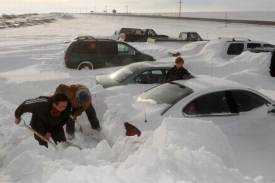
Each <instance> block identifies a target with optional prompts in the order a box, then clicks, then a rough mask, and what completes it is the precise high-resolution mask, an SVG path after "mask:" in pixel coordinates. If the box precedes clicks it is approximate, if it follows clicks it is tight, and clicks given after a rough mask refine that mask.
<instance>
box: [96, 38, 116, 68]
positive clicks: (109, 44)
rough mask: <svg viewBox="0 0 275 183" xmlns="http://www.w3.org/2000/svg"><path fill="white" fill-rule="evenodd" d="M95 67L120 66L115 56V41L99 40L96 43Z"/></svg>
mask: <svg viewBox="0 0 275 183" xmlns="http://www.w3.org/2000/svg"><path fill="white" fill-rule="evenodd" d="M96 66H97V67H96V68H108V67H115V66H120V60H119V59H118V57H117V48H116V42H113V41H101V42H100V41H99V42H97V44H96Z"/></svg>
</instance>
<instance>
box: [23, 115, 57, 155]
mask: <svg viewBox="0 0 275 183" xmlns="http://www.w3.org/2000/svg"><path fill="white" fill-rule="evenodd" d="M22 120H23V122H24V126H25V127H26V128H28V129H29V130H30V131H31V132H32V133H34V134H35V135H37V136H38V137H40V138H41V139H42V140H44V141H45V142H48V143H49V144H51V145H52V146H53V147H54V148H55V149H56V150H57V146H56V145H55V144H54V143H53V142H52V141H50V140H49V139H46V138H45V137H44V136H43V135H41V134H40V133H38V132H37V131H35V130H34V129H32V128H31V127H29V126H28V125H27V124H26V122H25V120H24V119H22Z"/></svg>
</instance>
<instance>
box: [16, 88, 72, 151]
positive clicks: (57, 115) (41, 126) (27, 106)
mask: <svg viewBox="0 0 275 183" xmlns="http://www.w3.org/2000/svg"><path fill="white" fill-rule="evenodd" d="M26 112H30V113H32V117H31V122H30V125H31V127H32V129H34V130H35V131H37V132H38V133H40V134H41V135H42V136H44V137H45V138H46V139H49V138H50V137H51V138H52V139H53V140H54V142H55V143H56V144H57V142H64V141H66V136H65V133H64V129H63V126H64V125H65V124H66V123H67V121H68V119H69V118H70V114H71V107H70V104H69V99H68V97H67V96H66V95H65V94H62V93H57V94H54V95H53V96H51V97H45V96H41V97H38V98H36V99H28V100H26V101H24V102H23V103H22V104H21V105H19V106H18V108H17V109H16V110H15V120H14V122H15V123H16V124H19V123H20V122H21V116H22V115H23V114H24V113H26ZM34 138H35V139H36V140H37V141H38V142H39V144H40V145H44V146H46V147H48V143H47V142H45V141H44V140H42V139H41V138H40V137H38V136H37V135H34Z"/></svg>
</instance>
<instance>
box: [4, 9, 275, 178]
mask: <svg viewBox="0 0 275 183" xmlns="http://www.w3.org/2000/svg"><path fill="white" fill-rule="evenodd" d="M38 17H39V18H47V17H51V18H56V21H54V22H52V23H44V24H39V25H33V26H26V27H20V28H7V29H1V30H0V31H1V37H0V42H1V45H0V64H1V65H0V66H1V67H0V88H1V90H0V137H1V141H0V149H1V150H0V167H1V172H0V182H1V183H11V182H12V183H17V182H18V183H24V182H26V183H28V182H43V183H44V182H45V183H46V182H47V183H52V182H97V183H98V182H102V183H103V182H104V183H105V182H118V183H123V182H171V183H172V182H178V183H187V182H205V183H208V182H209V183H213V182H217V183H220V182H234V183H239V182H240V183H244V182H251V183H252V182H254V183H263V182H268V181H269V182H275V176H274V172H275V162H270V163H269V164H268V166H262V165H261V164H260V161H261V159H265V160H267V161H268V160H274V158H273V156H274V151H275V143H274V141H271V140H272V139H266V138H265V137H261V136H257V138H256V137H254V138H255V141H258V142H260V141H262V140H264V141H263V145H262V146H260V147H257V148H258V149H257V148H256V149H255V151H252V152H247V151H243V152H242V153H241V154H236V153H235V152H234V149H233V148H232V146H231V144H230V142H229V141H228V138H227V137H226V135H225V134H224V133H223V131H222V130H221V129H220V128H219V127H217V126H216V125H214V123H213V122H211V121H202V120H196V119H192V120H191V119H179V118H171V117H170V118H166V119H164V120H163V121H162V120H161V121H160V126H159V127H158V128H157V129H156V130H154V131H145V132H143V133H142V134H141V136H140V137H136V136H135V137H125V135H123V134H125V129H124V126H123V125H122V124H123V122H125V121H128V122H129V121H130V120H134V119H135V118H141V116H142V118H143V119H144V117H145V116H144V114H150V116H151V117H152V118H154V119H156V120H160V119H158V114H159V110H161V107H164V106H160V108H158V110H157V111H153V110H154V109H155V108H153V107H152V108H150V107H147V106H146V113H143V112H140V110H133V107H132V105H133V104H134V101H135V100H136V97H137V96H134V95H136V94H139V93H140V92H141V91H144V90H145V88H146V87H148V86H145V85H140V86H138V88H137V86H133V85H129V86H120V87H114V88H109V89H103V88H102V86H98V85H95V80H94V79H95V76H96V75H97V74H105V73H112V72H114V71H115V70H117V69H118V68H120V67H116V68H108V69H97V70H92V71H91V70H90V71H77V70H72V69H67V68H66V67H65V66H64V64H63V54H64V50H65V49H66V47H67V46H68V44H63V41H64V40H71V39H72V38H74V37H75V36H77V35H92V36H95V35H97V36H108V35H112V34H113V33H114V31H115V30H116V29H118V28H120V27H142V28H143V27H148V25H150V28H153V29H155V30H156V32H157V33H159V34H168V35H169V36H172V37H177V36H178V34H179V32H181V31H183V30H185V31H190V30H192V31H194V30H195V31H197V32H198V33H199V34H200V35H201V36H202V37H205V38H207V39H216V38H217V37H248V38H250V39H252V40H260V41H265V42H269V43H272V44H275V38H274V36H273V35H274V27H272V26H256V25H245V24H227V25H226V26H225V25H224V23H215V22H199V21H183V20H166V19H151V18H131V17H119V16H117V17H112V16H102V17H101V16H97V15H91V14H66V15H63V14H44V15H38ZM171 28H172V29H171ZM130 44H131V45H133V46H134V47H136V48H138V49H139V50H140V51H143V52H145V53H147V54H151V55H152V56H154V57H155V58H157V61H159V62H167V63H171V66H172V65H173V62H174V58H173V57H169V56H168V52H175V51H180V52H181V53H185V54H186V59H185V66H186V67H187V68H188V69H190V70H191V71H192V72H193V73H194V74H207V75H212V76H216V77H220V78H224V79H228V80H232V81H236V82H239V83H241V84H245V85H248V86H250V87H252V88H254V89H255V90H257V91H259V92H261V93H264V94H266V95H267V96H269V97H270V98H272V99H273V100H274V99H275V92H274V91H275V80H274V78H272V77H270V76H269V73H268V71H269V69H268V67H269V63H270V57H271V54H270V53H250V52H244V53H243V54H241V55H240V56H238V57H235V58H234V59H232V60H230V61H225V60H223V59H220V58H218V57H216V56H215V54H213V53H214V52H218V51H220V49H221V48H219V47H215V46H214V47H211V45H210V46H209V45H208V47H202V46H201V45H199V44H196V43H191V44H189V45H186V46H183V45H181V44H173V43H165V44H161V45H154V44H149V43H130ZM195 53H198V54H197V55H194V56H193V54H195ZM184 58H185V57H184ZM61 83H63V84H74V83H82V84H84V85H86V86H87V87H88V88H89V89H90V91H91V93H92V97H93V105H94V106H95V109H96V112H97V115H98V118H99V120H100V122H101V127H102V130H101V133H100V138H99V139H100V140H96V139H94V138H92V137H90V136H87V135H85V134H82V133H81V132H80V131H79V126H78V125H76V129H77V131H76V134H75V139H73V140H72V141H71V142H73V143H75V144H77V145H79V146H81V147H82V148H83V149H82V150H79V149H78V148H76V147H68V148H65V147H63V145H62V144H58V150H57V151H55V150H54V148H53V147H51V146H50V147H49V148H48V149H47V148H45V147H44V146H39V145H38V143H37V141H36V140H34V138H33V134H32V133H31V132H30V131H28V130H27V129H26V128H24V127H23V126H22V124H21V125H16V124H15V123H14V111H15V109H16V108H17V106H18V105H19V104H21V103H22V102H23V101H24V100H26V99H29V98H35V97H38V96H40V95H52V94H53V92H54V91H55V88H56V87H57V86H58V85H59V84H61ZM152 105H153V104H152ZM129 106H130V107H129ZM115 113H119V114H121V116H123V117H122V118H116V117H117V115H115ZM140 115H141V116H140ZM253 115H254V117H255V118H256V117H259V115H260V114H259V113H255V114H253ZM30 117H31V115H30V114H25V115H24V116H23V119H24V120H25V121H26V122H27V123H28V122H29V121H30ZM78 121H79V123H80V124H81V126H82V127H83V128H89V127H90V124H89V122H88V119H87V117H86V115H85V114H84V115H82V116H81V117H79V118H78ZM246 121H247V119H244V122H246ZM263 127H264V126H263ZM266 128H267V126H266V127H264V129H266ZM232 130H234V129H232ZM270 130H274V129H270ZM237 140H238V139H237V138H236V141H237ZM244 149H245V148H244ZM253 153H254V154H257V153H258V156H259V157H261V158H259V159H251V158H250V157H252V155H253ZM260 153H261V154H260ZM244 156H247V157H246V158H243V159H241V158H240V157H244ZM237 160H238V161H237ZM243 165H246V166H243Z"/></svg>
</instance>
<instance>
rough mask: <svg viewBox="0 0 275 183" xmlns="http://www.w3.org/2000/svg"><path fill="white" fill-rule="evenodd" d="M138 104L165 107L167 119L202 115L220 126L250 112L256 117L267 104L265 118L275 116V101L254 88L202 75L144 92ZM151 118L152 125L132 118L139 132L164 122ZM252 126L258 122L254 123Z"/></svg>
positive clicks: (164, 112)
mask: <svg viewBox="0 0 275 183" xmlns="http://www.w3.org/2000/svg"><path fill="white" fill-rule="evenodd" d="M137 103H143V104H146V103H147V104H148V105H151V107H152V105H153V106H156V107H158V106H161V107H162V109H161V112H160V113H159V115H160V116H162V117H163V118H164V117H169V116H172V117H179V118H200V119H202V120H208V121H212V122H214V123H215V124H217V125H218V126H222V125H225V126H228V125H229V126H230V125H233V124H235V125H241V123H240V122H238V121H239V120H241V118H243V117H244V118H245V117H249V116H250V115H252V116H251V117H253V115H254V114H255V113H257V111H258V112H259V111H261V110H263V109H262V108H265V107H266V111H264V114H263V116H262V117H263V118H265V117H266V116H267V115H273V113H274V112H275V111H274V109H275V102H274V100H272V99H270V98H269V97H267V96H265V95H263V94H261V93H259V92H257V91H255V90H253V89H251V88H250V87H247V86H245V85H241V84H239V83H235V82H233V81H229V80H224V79H219V78H215V77H210V76H202V75H201V76H196V78H192V79H189V80H177V81H173V82H170V83H165V84H162V85H159V86H156V87H154V88H152V89H150V90H148V91H146V92H143V93H142V94H141V95H140V96H139V97H138V99H137ZM142 111H143V110H142ZM270 112H272V114H270ZM146 115H147V114H146ZM257 117H259V116H257ZM273 117H274V116H273ZM273 120H274V119H273ZM147 121H148V123H146V124H149V125H148V127H147V125H146V124H140V123H139V122H138V121H135V120H134V121H131V124H132V125H133V126H134V127H136V128H137V130H138V131H144V130H153V129H156V128H157V127H158V126H159V124H160V123H159V121H150V120H148V119H147ZM236 122H237V123H236ZM228 123H229V124H228ZM273 123H274V122H273ZM262 124H263V123H261V124H259V125H262ZM247 125H249V124H247ZM251 125H256V124H254V123H251ZM274 127H275V123H274Z"/></svg>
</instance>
